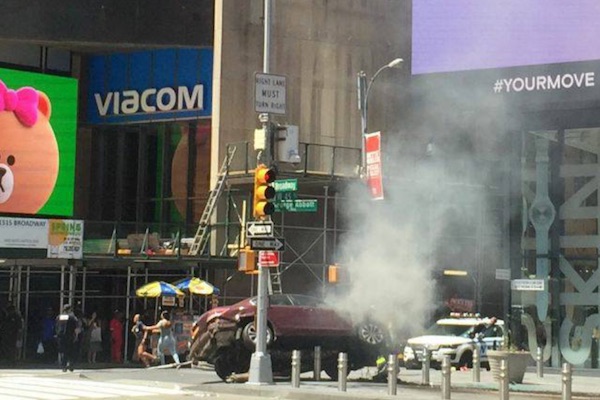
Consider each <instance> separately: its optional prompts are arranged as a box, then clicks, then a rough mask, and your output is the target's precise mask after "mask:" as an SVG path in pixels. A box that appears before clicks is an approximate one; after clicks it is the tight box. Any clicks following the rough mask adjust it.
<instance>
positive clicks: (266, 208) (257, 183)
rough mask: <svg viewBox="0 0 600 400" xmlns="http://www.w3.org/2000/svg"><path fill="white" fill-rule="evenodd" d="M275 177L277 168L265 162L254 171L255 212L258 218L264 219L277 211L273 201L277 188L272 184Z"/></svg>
mask: <svg viewBox="0 0 600 400" xmlns="http://www.w3.org/2000/svg"><path fill="white" fill-rule="evenodd" d="M275 178H276V173H275V169H274V168H269V167H267V166H266V165H264V164H260V165H259V166H257V167H256V170H255V171H254V202H253V204H254V207H253V213H254V218H256V219H264V218H265V217H266V216H268V215H271V214H273V213H274V212H275V205H274V204H273V203H272V200H273V198H275V188H274V187H273V186H271V183H273V182H274V181H275Z"/></svg>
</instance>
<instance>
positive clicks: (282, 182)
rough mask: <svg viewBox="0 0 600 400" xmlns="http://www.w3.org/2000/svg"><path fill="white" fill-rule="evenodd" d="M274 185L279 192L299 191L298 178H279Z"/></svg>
mask: <svg viewBox="0 0 600 400" xmlns="http://www.w3.org/2000/svg"><path fill="white" fill-rule="evenodd" d="M273 187H274V188H275V191H276V192H278V193H281V192H296V191H298V179H296V178H294V179H279V180H276V181H275V182H273Z"/></svg>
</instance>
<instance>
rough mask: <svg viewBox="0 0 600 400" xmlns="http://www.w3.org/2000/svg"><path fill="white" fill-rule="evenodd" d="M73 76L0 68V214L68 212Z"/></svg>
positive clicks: (70, 205) (74, 93)
mask: <svg viewBox="0 0 600 400" xmlns="http://www.w3.org/2000/svg"><path fill="white" fill-rule="evenodd" d="M76 130H77V80H76V79H72V78H66V77H57V76H51V75H44V74H38V73H32V72H24V71H15V70H9V69H3V68H0V213H2V214H4V213H13V214H41V215H57V216H72V215H73V194H74V179H75V150H76Z"/></svg>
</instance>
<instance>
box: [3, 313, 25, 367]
mask: <svg viewBox="0 0 600 400" xmlns="http://www.w3.org/2000/svg"><path fill="white" fill-rule="evenodd" d="M0 323H1V324H2V327H3V329H2V353H3V354H4V357H5V358H6V361H7V362H8V364H9V365H14V364H15V363H16V362H17V358H18V355H19V349H20V346H19V343H18V342H19V340H22V334H23V318H22V317H21V314H20V313H19V311H17V308H16V307H15V306H14V305H13V304H9V305H8V306H7V307H6V310H5V314H4V317H3V318H2V321H1V322H0Z"/></svg>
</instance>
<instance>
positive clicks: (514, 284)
mask: <svg viewBox="0 0 600 400" xmlns="http://www.w3.org/2000/svg"><path fill="white" fill-rule="evenodd" d="M544 287H545V285H544V280H543V279H513V280H512V281H511V282H510V288H511V289H512V290H519V291H534V292H542V291H544Z"/></svg>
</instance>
